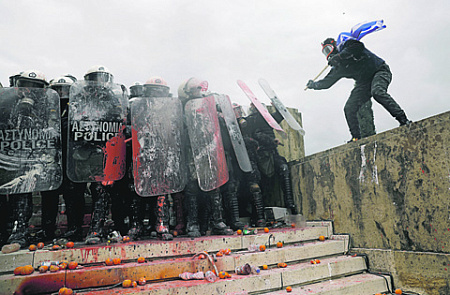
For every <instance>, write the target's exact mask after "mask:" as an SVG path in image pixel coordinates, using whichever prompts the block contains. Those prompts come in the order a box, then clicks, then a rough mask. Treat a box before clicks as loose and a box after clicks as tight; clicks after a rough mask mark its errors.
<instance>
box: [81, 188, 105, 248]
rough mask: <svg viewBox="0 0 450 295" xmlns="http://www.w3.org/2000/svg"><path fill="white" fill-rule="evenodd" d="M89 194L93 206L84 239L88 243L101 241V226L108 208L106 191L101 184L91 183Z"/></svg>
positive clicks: (102, 236) (102, 233) (102, 234)
mask: <svg viewBox="0 0 450 295" xmlns="http://www.w3.org/2000/svg"><path fill="white" fill-rule="evenodd" d="M91 194H92V202H93V206H94V208H93V210H92V216H91V225H90V227H89V232H88V235H87V236H86V240H85V243H86V244H88V245H93V244H98V243H101V242H102V239H103V238H104V232H103V226H104V224H105V219H106V213H107V209H108V193H107V191H106V190H105V187H104V186H103V185H101V184H100V183H92V184H91Z"/></svg>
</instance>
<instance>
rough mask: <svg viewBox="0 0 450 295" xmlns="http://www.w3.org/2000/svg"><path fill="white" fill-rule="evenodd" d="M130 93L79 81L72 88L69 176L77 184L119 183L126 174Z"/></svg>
mask: <svg viewBox="0 0 450 295" xmlns="http://www.w3.org/2000/svg"><path fill="white" fill-rule="evenodd" d="M127 106H128V98H127V90H126V88H125V87H124V86H123V85H119V84H115V83H109V82H108V83H105V82H96V81H79V82H76V83H74V84H72V86H71V87H70V94H69V128H68V129H69V130H68V147H67V148H68V151H67V176H68V177H69V179H70V180H72V181H74V182H94V181H95V182H102V181H116V180H119V179H121V178H122V177H123V176H124V174H125V149H126V148H125V136H124V130H125V127H126V116H127Z"/></svg>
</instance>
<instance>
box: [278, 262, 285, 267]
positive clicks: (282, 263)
mask: <svg viewBox="0 0 450 295" xmlns="http://www.w3.org/2000/svg"><path fill="white" fill-rule="evenodd" d="M277 265H278V267H279V268H285V267H286V266H287V264H286V263H285V262H280V263H278V264H277Z"/></svg>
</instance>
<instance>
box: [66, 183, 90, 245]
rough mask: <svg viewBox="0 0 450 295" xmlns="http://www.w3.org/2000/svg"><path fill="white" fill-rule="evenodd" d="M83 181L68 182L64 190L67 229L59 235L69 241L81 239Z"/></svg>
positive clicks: (84, 187) (83, 200) (84, 188)
mask: <svg viewBox="0 0 450 295" xmlns="http://www.w3.org/2000/svg"><path fill="white" fill-rule="evenodd" d="M85 190H86V184H85V183H73V182H69V183H68V188H67V191H66V192H64V202H65V204H66V216H67V231H66V232H65V233H64V234H62V235H61V237H62V238H65V239H67V240H69V241H82V240H83V221H84V205H85V199H84V192H85Z"/></svg>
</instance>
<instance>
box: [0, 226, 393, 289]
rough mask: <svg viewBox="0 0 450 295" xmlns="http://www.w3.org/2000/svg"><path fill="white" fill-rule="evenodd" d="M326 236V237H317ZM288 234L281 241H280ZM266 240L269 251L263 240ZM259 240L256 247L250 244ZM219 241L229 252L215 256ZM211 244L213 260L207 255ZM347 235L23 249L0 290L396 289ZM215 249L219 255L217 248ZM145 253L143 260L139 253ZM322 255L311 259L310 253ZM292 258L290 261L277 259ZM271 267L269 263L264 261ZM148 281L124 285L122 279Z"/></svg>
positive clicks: (276, 233)
mask: <svg viewBox="0 0 450 295" xmlns="http://www.w3.org/2000/svg"><path fill="white" fill-rule="evenodd" d="M320 236H324V237H325V240H324V241H320V240H319V237H320ZM279 241H282V242H284V245H283V247H280V248H278V247H277V246H276V243H277V242H279ZM260 245H265V246H266V250H265V251H259V246H260ZM249 247H250V249H251V248H252V247H253V248H257V251H249ZM221 249H230V250H231V254H230V255H223V256H222V257H217V256H216V255H215V254H216V253H217V252H219V251H220V250H221ZM204 251H206V252H207V253H209V254H210V257H212V260H211V261H210V260H209V259H207V258H206V259H201V257H199V256H201V255H196V254H200V253H203V252H204ZM348 251H349V237H348V236H346V235H333V228H332V223H331V222H307V223H306V227H303V228H277V229H270V231H269V232H268V233H264V232H263V231H261V230H260V231H259V232H258V233H257V234H252V235H237V234H235V235H233V236H207V237H201V238H196V239H190V238H175V239H174V240H173V241H160V240H156V239H154V240H145V241H138V242H126V243H117V244H110V245H106V244H102V245H98V246H85V245H76V246H75V248H72V249H62V250H56V251H53V250H47V249H45V248H44V249H42V250H37V251H33V252H31V251H28V250H21V251H19V252H15V253H10V254H0V271H1V273H2V275H1V276H0V294H51V293H57V292H58V290H59V289H60V288H61V287H63V286H66V287H68V288H72V289H73V290H74V291H75V292H76V294H108V295H109V294H286V293H287V291H286V287H287V286H290V287H292V292H291V294H348V295H353V294H364V295H365V294H376V293H387V292H388V291H389V290H392V286H391V280H390V277H388V276H382V275H375V274H371V273H369V272H368V269H367V265H366V264H367V263H366V260H365V258H364V257H362V256H355V255H349V254H348ZM213 254H214V255H213ZM138 257H144V258H145V259H146V260H145V262H144V263H138V262H137V258H138ZM107 258H120V259H121V263H120V264H118V265H112V266H106V265H105V260H106V259H107ZM316 259H317V260H320V262H319V261H317V262H319V263H315V264H313V263H312V260H314V261H315V260H316ZM64 260H66V261H69V262H70V261H76V262H78V264H79V266H78V268H77V269H74V270H59V271H57V272H46V273H39V271H35V272H34V273H33V274H31V275H14V274H13V271H14V269H15V268H16V267H17V266H23V265H32V266H33V267H34V268H35V269H37V268H38V267H39V265H41V263H42V262H44V261H64ZM212 262H213V263H214V265H215V267H216V268H217V270H218V271H219V272H221V271H224V272H228V273H229V274H230V275H231V277H230V278H226V279H220V278H217V280H216V281H215V282H209V281H207V280H186V281H185V280H181V279H179V277H178V276H179V274H181V273H184V272H191V273H195V272H198V271H202V272H206V271H207V270H214V265H213V263H212ZM283 262H284V263H286V264H287V266H286V267H285V268H280V267H278V264H279V263H283ZM246 263H249V264H250V265H253V266H258V267H260V268H261V271H260V273H259V274H250V275H237V274H236V273H235V272H234V271H235V268H236V267H238V266H241V265H244V264H246ZM263 265H267V266H268V269H267V270H263V269H262V266H263ZM142 277H145V279H146V281H147V283H146V284H145V285H138V286H137V287H134V288H123V287H122V282H123V281H124V280H127V279H130V280H132V281H138V280H139V278H142Z"/></svg>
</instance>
